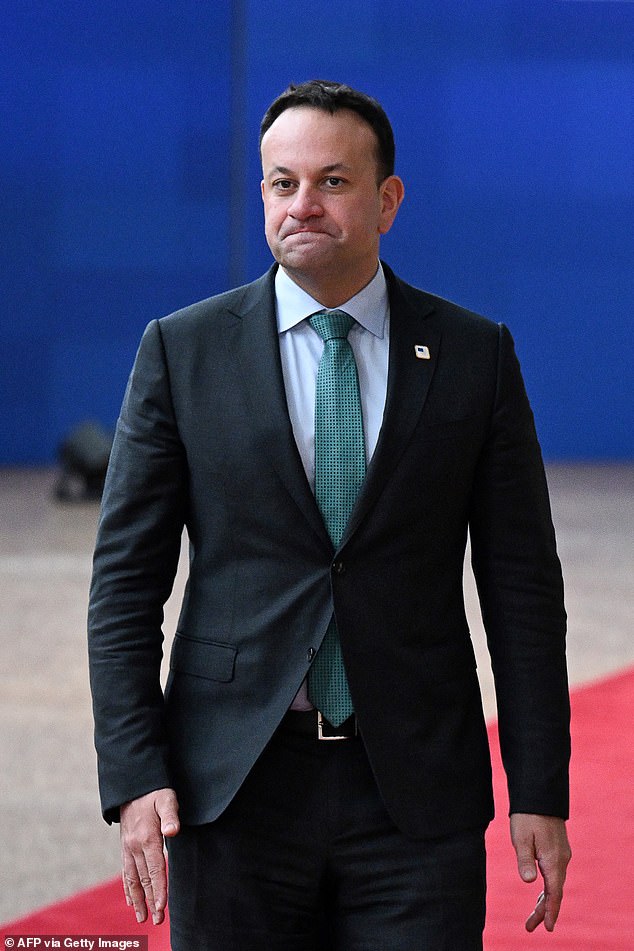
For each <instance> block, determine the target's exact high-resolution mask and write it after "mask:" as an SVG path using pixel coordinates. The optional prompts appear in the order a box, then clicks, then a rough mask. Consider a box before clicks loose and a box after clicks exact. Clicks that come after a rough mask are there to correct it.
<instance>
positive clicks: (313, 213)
mask: <svg viewBox="0 0 634 951" xmlns="http://www.w3.org/2000/svg"><path fill="white" fill-rule="evenodd" d="M288 214H289V215H290V217H291V218H295V219H296V220H298V221H305V220H306V219H307V218H315V217H319V216H321V215H322V214H323V209H322V206H321V203H320V201H319V197H318V192H317V191H316V190H315V189H314V188H313V187H312V186H310V185H300V186H299V188H298V189H297V191H296V192H295V195H294V197H293V200H292V202H291V203H290V205H289V206H288Z"/></svg>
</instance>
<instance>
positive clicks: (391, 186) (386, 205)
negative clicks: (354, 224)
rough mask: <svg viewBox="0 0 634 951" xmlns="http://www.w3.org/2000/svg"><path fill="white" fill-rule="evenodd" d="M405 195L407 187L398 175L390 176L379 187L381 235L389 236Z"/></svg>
mask: <svg viewBox="0 0 634 951" xmlns="http://www.w3.org/2000/svg"><path fill="white" fill-rule="evenodd" d="M404 195H405V185H404V184H403V182H402V181H401V179H400V178H399V177H398V175H388V177H387V178H385V179H383V181H382V182H381V184H380V185H379V198H380V201H381V213H380V217H379V229H378V230H379V234H387V232H388V231H389V230H390V228H391V227H392V224H393V223H394V219H395V218H396V212H397V211H398V210H399V208H400V207H401V202H402V201H403V197H404Z"/></svg>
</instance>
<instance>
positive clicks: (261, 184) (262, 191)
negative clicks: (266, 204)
mask: <svg viewBox="0 0 634 951" xmlns="http://www.w3.org/2000/svg"><path fill="white" fill-rule="evenodd" d="M260 194H261V195H262V201H264V179H262V181H261V182H260Z"/></svg>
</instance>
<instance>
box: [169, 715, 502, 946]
mask: <svg viewBox="0 0 634 951" xmlns="http://www.w3.org/2000/svg"><path fill="white" fill-rule="evenodd" d="M307 722H312V717H311V714H301V713H299V714H293V713H292V714H289V715H288V716H287V717H286V718H285V720H284V722H283V724H282V726H281V727H280V728H279V729H278V731H277V732H276V734H275V736H274V737H273V739H272V740H271V742H270V743H269V745H268V746H267V748H266V750H265V751H264V753H263V754H262V756H261V757H260V759H259V760H258V762H257V763H256V765H255V766H254V768H253V770H252V771H251V773H250V775H249V776H248V777H247V780H246V781H245V783H244V784H243V786H242V788H241V789H240V790H239V792H238V794H237V795H236V797H235V799H234V800H233V802H232V803H231V804H230V806H229V807H228V808H227V809H226V810H225V812H224V813H223V814H222V815H221V816H220V818H219V819H217V820H216V821H215V822H213V823H211V824H209V825H204V826H193V827H192V826H190V827H187V826H185V827H184V828H183V829H182V831H181V833H180V834H179V835H178V836H177V837H176V838H175V839H170V840H169V876H170V918H171V929H172V951H481V949H482V931H483V928H484V914H485V912H484V908H485V891H486V883H485V852H484V830H483V829H481V828H479V829H475V830H471V831H468V832H462V833H460V834H458V835H455V836H449V837H444V838H441V839H432V840H425V841H413V840H411V839H408V838H406V837H405V836H404V835H402V833H401V832H399V830H398V829H397V828H396V826H395V825H394V823H393V822H392V820H391V819H390V817H389V816H388V814H387V812H386V810H385V807H384V806H383V803H382V801H381V798H380V795H379V793H378V790H377V787H376V783H375V781H374V777H373V775H372V772H371V769H370V766H369V763H368V759H367V756H366V753H365V750H364V747H363V742H362V740H361V738H354V739H348V740H342V741H334V742H332V741H331V742H324V741H319V740H317V739H316V738H314V737H313V735H312V734H311V735H309V734H308V733H307V732H306V724H307Z"/></svg>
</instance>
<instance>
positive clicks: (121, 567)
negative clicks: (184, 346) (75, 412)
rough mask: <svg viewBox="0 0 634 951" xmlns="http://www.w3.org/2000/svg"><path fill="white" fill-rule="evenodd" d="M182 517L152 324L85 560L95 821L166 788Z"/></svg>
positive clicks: (180, 474)
mask: <svg viewBox="0 0 634 951" xmlns="http://www.w3.org/2000/svg"><path fill="white" fill-rule="evenodd" d="M186 510H187V480H186V466H185V460H184V453H183V448H182V445H181V443H180V440H179V438H178V432H177V428H176V423H175V420H174V415H173V408H172V402H171V397H170V389H169V377H168V372H167V368H166V362H165V357H164V352H163V346H162V340H161V332H160V327H159V324H158V322H156V321H154V322H153V323H151V324H150V325H149V326H148V328H147V330H146V332H145V334H144V336H143V339H142V341H141V345H140V347H139V352H138V354H137V359H136V361H135V365H134V368H133V371H132V374H131V376H130V380H129V383H128V387H127V390H126V395H125V398H124V402H123V406H122V410H121V415H120V418H119V421H118V424H117V431H116V435H115V440H114V445H113V449H112V454H111V459H110V465H109V471H108V476H107V479H106V485H105V490H104V497H103V504H102V516H101V521H100V527H99V531H98V536H97V544H96V549H95V557H94V570H93V580H92V585H91V593H90V606H89V614H88V645H89V661H90V677H91V688H92V694H93V709H94V717H95V745H96V749H97V754H98V769H99V783H100V792H101V799H102V809H103V813H104V817H105V818H106V819H107V820H108V821H112V820H115V819H117V817H118V807H119V806H120V805H121V804H122V803H124V802H127V801H128V800H130V799H133V798H136V797H137V796H140V795H143V794H145V793H147V792H150V791H152V790H153V789H159V788H162V787H165V786H169V785H171V783H170V772H169V763H168V760H167V742H166V736H165V730H164V722H163V695H162V691H161V687H160V666H161V659H162V640H163V635H162V622H163V605H164V603H165V601H166V600H167V598H168V597H169V594H170V591H171V588H172V585H173V581H174V575H175V572H176V567H177V564H178V557H179V552H180V541H181V535H182V531H183V525H184V520H185V513H186Z"/></svg>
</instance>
